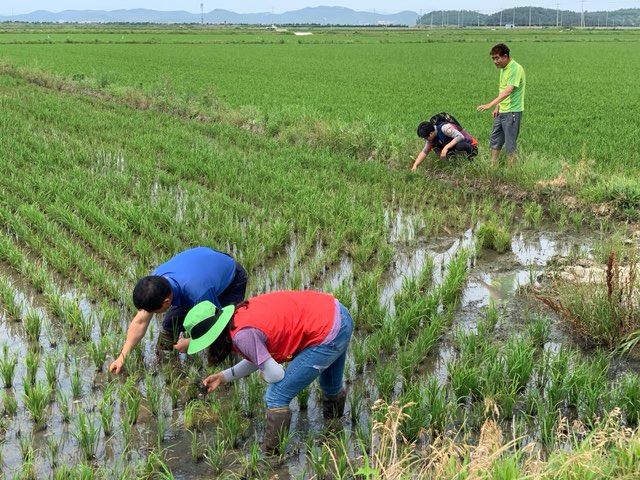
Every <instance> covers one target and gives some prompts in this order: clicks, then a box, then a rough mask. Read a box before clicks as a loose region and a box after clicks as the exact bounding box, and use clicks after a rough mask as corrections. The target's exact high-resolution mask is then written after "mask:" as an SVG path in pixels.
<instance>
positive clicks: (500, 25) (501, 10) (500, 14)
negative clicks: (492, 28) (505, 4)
mask: <svg viewBox="0 0 640 480" xmlns="http://www.w3.org/2000/svg"><path fill="white" fill-rule="evenodd" d="M500 26H502V10H500Z"/></svg>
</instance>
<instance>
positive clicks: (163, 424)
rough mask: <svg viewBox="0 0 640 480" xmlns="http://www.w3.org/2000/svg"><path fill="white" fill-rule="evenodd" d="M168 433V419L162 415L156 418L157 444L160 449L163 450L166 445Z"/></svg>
mask: <svg viewBox="0 0 640 480" xmlns="http://www.w3.org/2000/svg"><path fill="white" fill-rule="evenodd" d="M166 433H167V419H166V418H165V416H164V415H160V416H159V417H158V418H156V444H157V446H158V448H161V446H162V444H163V443H164V437H165V435H166Z"/></svg>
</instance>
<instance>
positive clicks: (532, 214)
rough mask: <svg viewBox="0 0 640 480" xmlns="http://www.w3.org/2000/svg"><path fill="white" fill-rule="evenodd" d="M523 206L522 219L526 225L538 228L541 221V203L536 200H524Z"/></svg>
mask: <svg viewBox="0 0 640 480" xmlns="http://www.w3.org/2000/svg"><path fill="white" fill-rule="evenodd" d="M523 208H524V212H523V213H524V219H525V222H526V224H527V226H529V227H531V228H538V227H539V226H540V223H541V221H542V212H543V208H542V205H540V204H539V203H536V202H525V204H524V207H523Z"/></svg>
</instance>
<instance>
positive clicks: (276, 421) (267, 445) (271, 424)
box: [262, 407, 291, 454]
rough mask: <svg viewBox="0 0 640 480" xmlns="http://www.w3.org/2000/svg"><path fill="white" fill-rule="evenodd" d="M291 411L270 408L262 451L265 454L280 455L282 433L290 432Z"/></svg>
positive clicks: (283, 408)
mask: <svg viewBox="0 0 640 480" xmlns="http://www.w3.org/2000/svg"><path fill="white" fill-rule="evenodd" d="M290 423H291V410H289V407H280V408H270V409H268V410H267V421H266V424H265V427H264V439H263V441H262V449H263V450H264V452H265V453H269V454H272V453H278V444H279V443H280V442H279V440H280V435H282V433H281V432H285V431H286V430H289V424H290Z"/></svg>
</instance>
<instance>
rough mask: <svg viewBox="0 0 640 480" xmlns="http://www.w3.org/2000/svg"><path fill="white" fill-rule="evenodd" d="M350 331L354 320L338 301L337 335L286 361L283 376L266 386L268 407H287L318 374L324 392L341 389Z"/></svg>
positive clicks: (332, 394)
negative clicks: (338, 319) (287, 364)
mask: <svg viewBox="0 0 640 480" xmlns="http://www.w3.org/2000/svg"><path fill="white" fill-rule="evenodd" d="M352 333H353V319H352V318H351V314H350V313H349V311H348V310H347V309H346V308H345V307H344V306H343V305H342V304H341V305H340V330H338V334H337V335H336V338H334V339H333V341H331V342H329V343H325V344H321V345H313V346H311V347H307V348H305V349H304V350H302V351H301V352H300V353H299V354H298V355H297V356H296V357H295V358H294V359H293V360H292V361H291V362H289V366H288V367H287V369H286V370H285V373H284V378H283V379H282V380H280V381H279V382H278V383H272V384H271V385H269V387H268V388H267V394H266V400H267V408H279V407H288V406H289V403H291V400H293V398H294V397H295V396H296V395H298V393H300V392H301V391H302V390H304V388H305V387H306V386H307V385H309V384H311V382H313V381H314V380H315V379H316V378H318V376H319V377H320V388H321V389H322V391H323V392H324V394H325V395H327V396H334V395H337V394H338V393H339V392H340V390H342V374H343V373H344V363H345V360H346V359H347V348H348V347H349V342H350V341H351V334H352Z"/></svg>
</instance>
